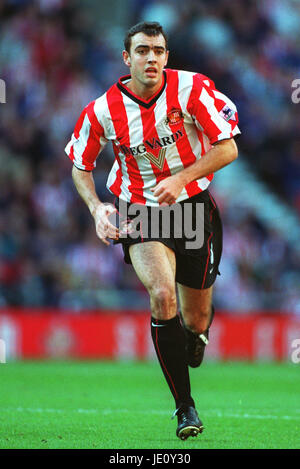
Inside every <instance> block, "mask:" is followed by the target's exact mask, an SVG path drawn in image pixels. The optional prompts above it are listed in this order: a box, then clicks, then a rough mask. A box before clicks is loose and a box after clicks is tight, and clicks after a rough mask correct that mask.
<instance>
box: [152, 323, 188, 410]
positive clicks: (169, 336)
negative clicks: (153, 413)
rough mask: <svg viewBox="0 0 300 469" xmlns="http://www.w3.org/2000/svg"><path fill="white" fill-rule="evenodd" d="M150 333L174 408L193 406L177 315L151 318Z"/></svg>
mask: <svg viewBox="0 0 300 469" xmlns="http://www.w3.org/2000/svg"><path fill="white" fill-rule="evenodd" d="M151 335H152V340H153V344H154V348H155V351H156V355H157V358H158V360H159V363H160V366H161V369H162V371H163V373H164V375H165V378H166V381H167V383H168V385H169V388H170V391H171V393H172V394H173V397H174V399H175V404H176V408H178V407H179V406H180V405H181V404H187V405H189V406H193V407H194V406H195V403H194V401H193V399H192V397H191V386H190V377H189V370H188V365H187V359H186V351H185V334H184V331H183V329H182V326H181V324H180V320H179V317H178V316H175V317H174V318H172V319H168V320H159V319H155V318H153V317H152V318H151Z"/></svg>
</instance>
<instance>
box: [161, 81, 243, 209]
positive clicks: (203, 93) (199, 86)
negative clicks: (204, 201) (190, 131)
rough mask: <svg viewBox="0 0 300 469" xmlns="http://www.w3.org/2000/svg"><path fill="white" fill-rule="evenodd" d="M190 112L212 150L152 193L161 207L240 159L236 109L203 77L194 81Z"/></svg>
mask: <svg viewBox="0 0 300 469" xmlns="http://www.w3.org/2000/svg"><path fill="white" fill-rule="evenodd" d="M187 112H189V113H190V115H191V116H192V117H193V120H194V123H195V126H196V127H197V128H198V129H199V130H201V132H203V133H204V134H205V135H206V136H207V138H208V139H209V141H210V144H211V148H210V149H209V150H208V151H207V152H206V153H205V154H204V155H203V156H202V157H201V158H200V159H198V160H197V161H195V163H193V164H192V165H191V166H189V167H187V168H185V169H183V170H182V171H180V172H179V173H177V174H175V175H173V176H170V177H168V178H166V179H164V180H162V181H160V182H159V184H158V185H157V186H156V187H155V188H154V189H153V194H154V195H155V196H156V197H158V202H159V203H168V204H172V203H174V202H175V201H176V199H177V198H178V196H179V195H180V193H181V191H182V189H183V188H184V187H185V186H186V185H187V184H189V183H190V182H192V181H195V180H197V179H201V178H203V177H206V176H209V175H211V174H212V173H215V172H216V171H219V170H220V169H222V168H224V166H227V165H228V164H230V163H231V162H232V161H234V160H235V159H236V158H237V157H238V149H237V146H236V143H235V140H234V137H236V136H237V135H239V134H240V130H239V128H238V113H237V109H236V106H235V104H234V103H233V102H232V101H231V100H230V99H229V98H228V97H227V96H225V95H224V94H223V93H221V92H219V91H218V90H216V88H215V86H214V83H213V82H208V84H205V80H203V77H202V76H201V75H199V76H197V77H196V78H195V81H194V85H193V88H192V91H191V95H190V98H189V101H188V103H187Z"/></svg>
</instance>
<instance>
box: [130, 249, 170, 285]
mask: <svg viewBox="0 0 300 469" xmlns="http://www.w3.org/2000/svg"><path fill="white" fill-rule="evenodd" d="M129 254H130V259H131V262H132V265H133V267H134V270H135V272H136V274H137V276H138V277H139V279H140V280H141V282H142V283H143V284H144V285H145V287H146V288H147V289H148V290H150V289H151V288H152V287H153V286H154V285H161V284H162V283H164V284H169V285H173V286H174V289H175V270H176V261H175V253H174V252H173V251H172V249H170V248H168V247H167V246H165V245H164V244H162V243H160V242H157V241H148V242H147V243H139V244H133V245H131V246H130V247H129Z"/></svg>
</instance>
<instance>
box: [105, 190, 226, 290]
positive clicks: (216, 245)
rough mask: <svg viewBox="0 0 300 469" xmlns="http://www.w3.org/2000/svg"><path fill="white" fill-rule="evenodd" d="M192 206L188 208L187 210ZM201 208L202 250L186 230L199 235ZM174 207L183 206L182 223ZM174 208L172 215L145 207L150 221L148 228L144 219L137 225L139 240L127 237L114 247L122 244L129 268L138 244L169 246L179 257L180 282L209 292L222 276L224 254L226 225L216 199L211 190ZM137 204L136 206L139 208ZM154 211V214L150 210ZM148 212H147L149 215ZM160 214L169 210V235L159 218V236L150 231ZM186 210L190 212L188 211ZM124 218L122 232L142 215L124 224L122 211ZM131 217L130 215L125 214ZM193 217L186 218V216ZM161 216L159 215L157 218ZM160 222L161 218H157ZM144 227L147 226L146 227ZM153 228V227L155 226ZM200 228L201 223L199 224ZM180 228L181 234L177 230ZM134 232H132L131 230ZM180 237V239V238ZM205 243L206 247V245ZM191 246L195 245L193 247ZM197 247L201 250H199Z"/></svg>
mask: <svg viewBox="0 0 300 469" xmlns="http://www.w3.org/2000/svg"><path fill="white" fill-rule="evenodd" d="M187 204H188V206H187ZM199 204H203V205H202V209H201V210H202V211H201V214H200V216H201V217H202V218H201V219H202V224H201V233H202V234H201V236H199V238H200V240H201V246H200V245H199V247H198V244H200V243H199V242H197V243H196V242H195V241H197V240H196V237H195V238H191V236H190V233H191V232H189V233H188V237H187V236H186V231H185V229H184V226H187V221H189V224H190V226H191V228H192V230H194V232H197V230H196V229H197V227H198V224H197V222H196V214H197V216H198V221H199V213H200V212H199V211H198V210H199ZM121 205H122V207H124V205H125V206H126V208H127V209H128V210H129V208H130V206H131V205H132V204H128V203H126V202H124V201H121ZM174 205H180V206H181V207H177V208H178V209H179V210H182V214H183V216H182V219H181V220H180V221H179V222H178V218H177V219H176V217H174V216H172V213H173V210H175V211H176V207H174ZM174 205H172V206H171V207H172V208H173V210H171V211H170V209H171V207H155V208H153V207H148V206H147V207H146V206H145V205H143V206H141V207H142V209H143V213H144V214H145V213H146V217H147V218H148V224H147V223H144V224H143V218H141V217H139V218H140V220H141V222H140V223H138V224H136V226H135V228H136V229H135V230H133V231H134V232H135V236H136V237H131V236H130V235H128V233H127V234H126V237H124V238H122V237H120V238H119V240H118V241H114V244H118V243H122V247H123V252H124V261H125V262H126V263H127V264H131V259H130V255H129V247H130V246H131V245H132V244H137V243H144V242H147V241H158V242H160V243H163V244H165V245H166V246H168V247H169V248H170V249H172V250H173V251H174V253H175V257H176V277H175V280H176V282H178V283H180V284H182V285H185V286H187V287H191V288H196V289H204V288H209V287H210V286H211V285H212V284H213V283H214V281H215V279H216V276H217V274H219V263H220V259H221V254H222V238H223V236H222V222H221V218H220V213H219V210H218V207H217V204H216V202H215V200H214V199H213V197H212V195H211V194H210V193H209V191H208V190H205V191H203V192H201V193H200V194H197V195H195V196H193V197H191V198H190V199H186V200H184V201H182V202H179V203H178V204H174ZM197 205H198V208H197V209H196V207H197ZM115 206H116V208H117V209H118V211H119V210H120V200H119V199H116V200H115ZM136 206H137V204H135V207H136ZM150 209H151V210H150ZM145 210H146V212H145ZM155 210H156V211H160V213H162V212H163V211H165V210H169V211H170V212H169V214H170V217H169V220H170V223H169V233H167V236H166V233H165V231H163V230H162V226H161V221H162V218H161V216H160V218H159V227H158V232H156V233H154V235H153V231H151V230H150V226H151V220H152V221H153V217H154V215H153V213H155ZM185 210H186V211H185ZM118 213H119V215H120V217H119V219H118V223H117V224H118V226H119V228H120V229H121V228H122V227H124V223H125V224H126V227H128V226H129V227H130V226H131V225H130V223H131V222H132V220H137V218H136V217H137V215H138V212H135V213H136V214H135V215H127V220H124V217H123V216H122V213H123V212H122V210H120V212H118ZM125 213H126V214H127V211H126V212H125ZM186 213H187V214H189V217H188V215H185V214H186ZM156 216H157V214H156ZM156 220H157V218H156ZM176 223H177V225H176ZM178 223H180V225H181V235H180V231H179V232H178V228H180V227H179V226H178ZM143 225H144V226H143ZM152 226H153V225H152ZM199 226H200V222H199ZM176 227H177V230H176ZM129 231H130V230H129ZM178 233H179V236H178ZM202 240H203V243H202ZM187 242H190V243H191V242H192V243H194V245H193V247H188V246H187V244H186V243H187ZM190 246H191V244H190ZM195 246H197V247H196V248H195Z"/></svg>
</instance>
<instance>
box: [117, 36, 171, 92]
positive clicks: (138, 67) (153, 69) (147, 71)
mask: <svg viewBox="0 0 300 469" xmlns="http://www.w3.org/2000/svg"><path fill="white" fill-rule="evenodd" d="M168 55H169V52H168V51H167V50H166V42H165V38H164V37H163V35H162V34H160V35H159V36H147V35H146V34H144V33H137V34H135V35H134V36H133V37H132V38H131V48H130V54H128V52H126V51H124V52H123V58H124V62H125V64H126V65H127V66H128V67H130V72H131V78H132V80H134V81H135V82H137V84H138V85H139V86H142V87H147V88H156V87H157V88H159V87H160V85H161V82H162V73H163V69H164V67H165V66H166V64H167V61H168Z"/></svg>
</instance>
